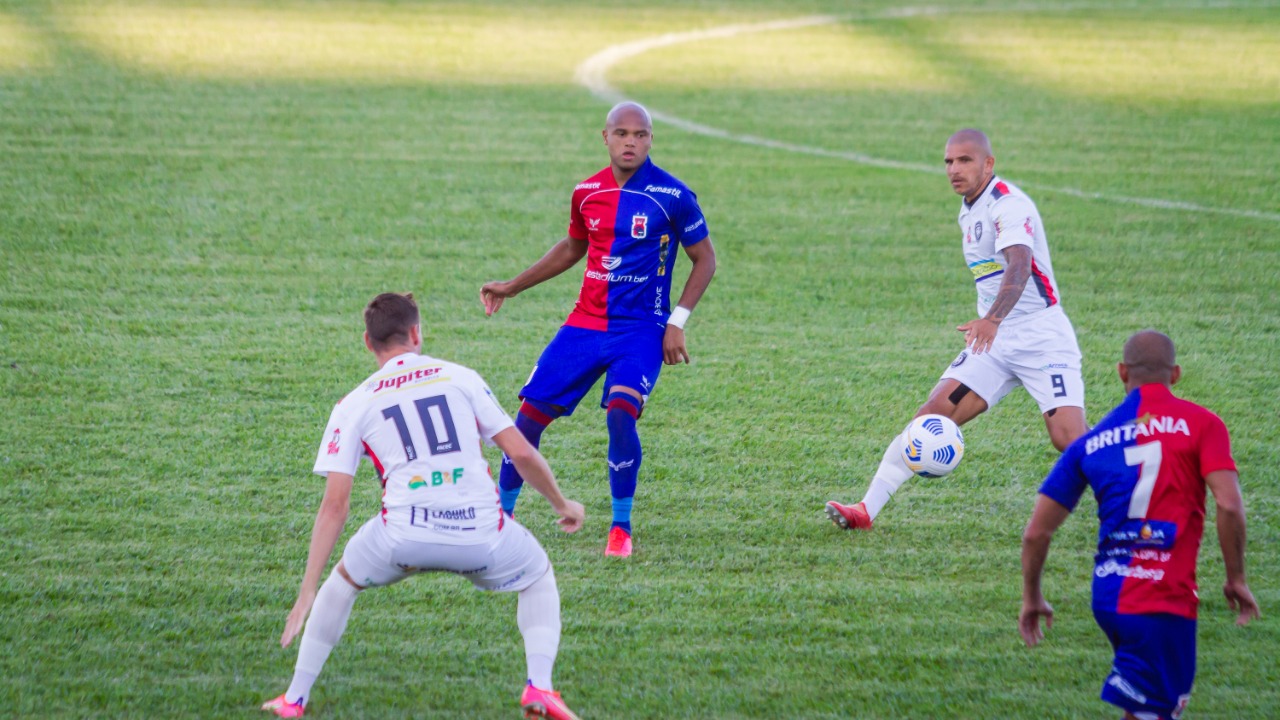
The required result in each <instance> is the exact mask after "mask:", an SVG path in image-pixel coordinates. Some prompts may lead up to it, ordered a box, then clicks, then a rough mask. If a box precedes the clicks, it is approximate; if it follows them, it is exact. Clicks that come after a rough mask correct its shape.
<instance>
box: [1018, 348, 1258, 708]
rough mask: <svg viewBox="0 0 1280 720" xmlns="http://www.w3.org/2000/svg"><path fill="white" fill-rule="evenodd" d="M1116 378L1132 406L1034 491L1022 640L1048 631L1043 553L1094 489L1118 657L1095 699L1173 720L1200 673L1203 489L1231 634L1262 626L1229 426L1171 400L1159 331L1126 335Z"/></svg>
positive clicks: (1102, 590)
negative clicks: (1232, 613) (1247, 561)
mask: <svg viewBox="0 0 1280 720" xmlns="http://www.w3.org/2000/svg"><path fill="white" fill-rule="evenodd" d="M1118 369H1119V373H1120V379H1121V380H1122V381H1123V382H1124V385H1125V390H1127V391H1128V393H1129V395H1128V397H1126V398H1125V400H1124V402H1122V403H1121V404H1120V405H1119V407H1117V408H1116V409H1115V410H1112V411H1111V413H1110V414H1108V415H1107V417H1106V418H1104V419H1103V420H1102V422H1100V423H1098V425H1097V426H1096V427H1094V428H1093V429H1092V430H1090V431H1089V432H1088V433H1086V434H1085V435H1083V436H1081V437H1080V438H1079V439H1078V440H1076V441H1075V442H1074V443H1072V444H1071V446H1070V447H1068V448H1067V450H1066V452H1064V453H1063V455H1062V457H1061V458H1059V460H1058V463H1057V464H1056V465H1055V466H1054V468H1053V471H1052V472H1050V473H1049V476H1048V478H1046V479H1045V481H1044V484H1043V485H1042V486H1041V488H1040V496H1039V497H1038V499H1037V500H1036V507H1035V511H1034V513H1033V514H1032V516H1031V521H1030V522H1029V523H1028V525H1027V529H1026V532H1025V534H1024V536H1023V540H1022V572H1023V595H1022V612H1021V614H1020V615H1019V619H1018V623H1019V630H1020V632H1021V633H1022V637H1023V640H1024V641H1025V642H1026V643H1027V645H1036V644H1037V643H1039V642H1040V640H1041V639H1042V638H1043V634H1042V631H1041V629H1040V620H1041V619H1042V618H1043V619H1045V620H1046V621H1047V622H1048V623H1049V624H1050V626H1052V621H1053V608H1052V607H1050V606H1049V604H1048V603H1047V602H1045V599H1044V595H1043V593H1042V592H1041V575H1042V572H1043V569H1044V561H1045V558H1046V557H1047V556H1048V553H1049V543H1050V540H1051V539H1052V537H1053V533H1054V531H1055V530H1056V529H1057V528H1058V527H1059V526H1060V525H1061V524H1062V523H1063V522H1064V521H1065V520H1066V518H1067V516H1068V514H1070V512H1071V511H1072V510H1074V509H1075V506H1076V503H1077V502H1078V501H1079V500H1080V496H1081V495H1083V494H1084V491H1085V488H1086V487H1091V488H1092V489H1093V494H1094V496H1095V497H1096V498H1097V501H1098V519H1099V520H1100V521H1101V526H1100V528H1099V531H1098V553H1097V555H1096V556H1095V563H1094V570H1093V615H1094V618H1095V619H1096V620H1097V622H1098V625H1099V626H1100V627H1101V628H1102V630H1103V631H1104V632H1105V633H1106V634H1107V638H1108V639H1109V640H1110V641H1111V645H1112V647H1113V648H1114V649H1115V660H1114V661H1113V664H1112V667H1111V672H1110V674H1109V675H1108V676H1107V679H1106V681H1105V682H1104V684H1103V687H1102V699H1103V700H1105V701H1107V702H1109V703H1112V704H1113V705H1117V706H1119V707H1121V708H1123V709H1124V710H1125V717H1126V718H1137V719H1138V720H1157V719H1164V718H1169V719H1171V720H1177V718H1179V717H1181V715H1182V711H1183V709H1184V708H1185V707H1186V705H1187V702H1188V701H1189V700H1190V699H1191V686H1192V681H1193V679H1194V678H1195V671H1196V615H1197V609H1198V605H1199V602H1200V601H1199V596H1198V595H1197V593H1196V557H1197V555H1198V554H1199V552H1200V539H1201V535H1202V534H1203V532H1204V516H1205V488H1206V486H1207V487H1208V489H1209V490H1210V491H1211V492H1213V498H1214V501H1215V503H1216V504H1217V526H1218V541H1219V543H1220V544H1221V546H1222V557H1223V560H1224V561H1225V564H1226V576H1227V581H1226V585H1225V586H1224V587H1223V594H1224V595H1225V596H1226V598H1227V603H1228V604H1229V605H1230V606H1231V607H1232V608H1233V609H1235V610H1236V611H1237V612H1238V616H1237V620H1236V621H1237V624H1239V625H1244V624H1246V623H1248V622H1249V621H1250V620H1251V619H1253V618H1256V617H1258V615H1259V612H1258V604H1257V602H1255V601H1254V598H1253V594H1252V593H1251V592H1250V591H1249V586H1248V584H1247V583H1246V582H1245V572H1244V540H1245V517H1244V501H1243V499H1242V497H1241V494H1240V485H1239V481H1238V476H1237V474H1236V465H1235V461H1234V460H1233V459H1232V457H1231V443H1230V439H1229V438H1228V436H1227V428H1226V425H1224V424H1223V422H1222V420H1221V419H1220V418H1219V417H1218V416H1217V415H1215V414H1213V413H1212V412H1210V411H1208V410H1206V409H1205V408H1203V407H1201V406H1199V405H1196V404H1195V403H1192V402H1189V401H1186V400H1182V399H1179V398H1177V397H1175V396H1174V395H1173V393H1172V391H1171V390H1170V388H1171V386H1172V385H1173V384H1174V383H1176V382H1177V381H1178V379H1179V377H1180V376H1181V374H1182V369H1181V368H1180V367H1178V366H1177V365H1176V364H1174V348H1173V341H1172V340H1170V339H1169V338H1168V337H1167V336H1165V335H1164V334H1162V333H1158V332H1155V331H1154V330H1144V331H1142V332H1139V333H1137V334H1135V335H1133V337H1131V338H1129V341H1128V342H1127V343H1125V347H1124V360H1123V361H1122V362H1121V363H1120V364H1119V368H1118Z"/></svg>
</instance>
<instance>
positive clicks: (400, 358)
mask: <svg viewBox="0 0 1280 720" xmlns="http://www.w3.org/2000/svg"><path fill="white" fill-rule="evenodd" d="M416 357H418V353H416V352H403V353H400V354H399V355H396V356H395V357H393V358H391V359H390V360H388V361H387V362H386V363H384V364H383V366H382V369H383V370H391V369H394V368H396V367H399V366H401V365H404V364H405V362H406V361H407V360H410V359H412V358H416Z"/></svg>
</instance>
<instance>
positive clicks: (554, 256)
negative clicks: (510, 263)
mask: <svg viewBox="0 0 1280 720" xmlns="http://www.w3.org/2000/svg"><path fill="white" fill-rule="evenodd" d="M586 254H587V241H586V240H575V239H574V238H571V237H565V238H564V239H563V240H561V241H560V242H558V243H556V244H555V245H552V246H551V249H550V250H548V251H547V254H546V255H543V256H542V257H541V258H539V259H538V261H537V262H535V263H534V264H532V265H530V266H529V267H528V268H527V269H525V271H524V272H522V273H520V274H519V275H517V276H515V278H513V279H511V280H508V281H506V282H489V283H485V284H484V286H483V287H481V288H480V302H482V303H484V314H485V315H492V314H494V313H496V312H498V308H500V307H502V301H503V300H506V299H507V298H509V297H515V296H516V295H519V294H520V293H522V292H524V291H525V290H528V289H529V288H531V287H533V286H534V285H537V284H538V283H541V282H544V281H546V280H550V279H551V278H553V277H555V276H557V275H559V274H560V273H562V272H564V271H565V270H568V269H569V268H571V267H573V266H574V265H577V264H578V261H579V260H581V259H582V258H583V256H584V255H586Z"/></svg>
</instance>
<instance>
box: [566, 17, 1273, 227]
mask: <svg viewBox="0 0 1280 720" xmlns="http://www.w3.org/2000/svg"><path fill="white" fill-rule="evenodd" d="M1247 6H1248V7H1256V6H1255V5H1247ZM1121 7H1122V6H1118V5H1117V4H1114V3H1109V4H1103V5H1093V4H1078V5H1072V4H1063V5H1058V6H1053V7H1038V6H1037V7H1017V6H1014V7H1004V8H998V10H999V11H1001V12H1034V11H1036V10H1046V9H1053V10H1074V9H1090V8H1092V9H1120V8H1121ZM1229 7H1239V6H1236V5H1233V4H1232V3H1226V2H1209V3H1204V4H1199V5H1194V4H1193V5H1190V6H1188V7H1187V8H1186V9H1206V8H1229ZM987 11H990V10H981V9H980V10H963V12H987ZM952 12H961V10H950V9H948V8H934V7H917V8H899V9H896V10H891V11H887V12H884V13H880V14H877V15H812V16H808V17H799V18H791V19H789V20H775V21H772V22H761V23H744V24H735V25H724V26H721V27H717V28H708V29H706V30H691V31H689V32H682V33H667V34H665V35H658V36H655V37H651V38H643V39H640V40H634V41H632V42H628V43H621V44H618V45H612V46H610V47H607V48H605V49H604V50H601V51H600V52H598V53H596V54H595V55H592V56H591V57H589V58H587V59H586V60H584V61H582V63H581V64H579V65H578V68H577V70H576V71H575V72H574V80H575V81H576V82H577V83H578V84H579V85H582V86H583V87H585V88H586V89H587V90H590V91H591V94H592V95H594V96H596V97H597V98H599V99H601V100H603V101H605V102H606V103H609V104H610V105H612V104H616V103H619V102H622V101H624V100H631V99H632V98H630V97H628V96H627V95H626V94H625V93H623V92H622V91H620V90H618V89H617V88H615V87H614V86H613V85H612V84H611V83H610V82H609V78H608V73H609V71H610V70H611V69H613V67H614V66H615V65H617V64H618V63H621V62H622V61H624V60H629V59H631V58H633V57H636V56H638V55H643V54H645V53H647V52H650V51H653V50H657V49H659V48H665V47H671V46H673V45H682V44H685V43H691V42H698V41H702V40H716V39H722V38H731V37H735V36H738V35H747V34H750V33H763V32H776V31H779V30H794V29H797V28H806V27H815V26H818V25H831V24H834V23H838V22H845V21H849V20H857V19H863V20H874V19H889V18H901V17H916V16H923V15H945V14H949V13H952ZM649 114H650V115H652V116H653V118H654V119H655V120H659V121H662V122H665V123H667V124H668V125H672V126H675V127H677V128H680V129H681V130H686V131H688V132H691V133H694V134H697V135H704V136H707V137H713V138H719V139H721V140H727V141H729V142H736V143H741V144H743V145H752V146H755V147H763V148H769V149H771V150H781V151H783V152H791V153H796V154H800V155H813V156H816V157H824V158H832V159H835V160H845V161H848V162H853V163H858V164H859V165H869V166H872V167H880V168H887V169H890V170H908V171H911V172H924V173H931V174H934V175H940V174H942V169H941V168H939V167H937V166H934V165H924V164H921V163H912V162H904V161H901V160H890V159H887V158H878V157H873V156H871V155H865V154H863V153H857V152H842V151H839V150H828V149H826V148H821V147H816V146H813V145H800V144H797V143H790V142H784V141H782V140H772V139H770V138H762V137H758V136H756V135H743V134H740V133H734V132H730V131H728V130H724V129H721V128H717V127H712V126H710V125H703V124H702V123H697V122H694V121H692V120H686V119H684V118H682V117H679V116H676V115H672V114H670V113H665V112H662V111H661V110H654V109H653V108H649ZM1010 180H1014V179H1013V178H1010ZM1014 182H1015V183H1016V184H1018V185H1022V186H1024V187H1030V188H1038V189H1040V190H1047V191H1049V192H1057V193H1062V194H1064V195H1071V196H1073V197H1078V198H1083V199H1085V200H1104V201H1107V202H1113V203H1120V204H1123V205H1138V206H1142V207H1152V208H1161V209H1164V210H1182V211H1186V212H1198V213H1212V214H1218V215H1234V216H1236V217H1246V218H1254V219H1257V220H1270V221H1272V222H1280V213H1274V212H1265V211H1262V210H1242V209H1237V208H1222V207H1211V206H1208V205H1198V204H1196V203H1189V202H1182V201H1180V200H1161V199H1159V198H1143V197H1129V196H1125V195H1115V194H1112V193H1105V192H1090V191H1087V190H1080V189H1079V188H1069V187H1054V186H1050V185H1041V184H1039V183H1023V182H1018V181H1016V180H1014Z"/></svg>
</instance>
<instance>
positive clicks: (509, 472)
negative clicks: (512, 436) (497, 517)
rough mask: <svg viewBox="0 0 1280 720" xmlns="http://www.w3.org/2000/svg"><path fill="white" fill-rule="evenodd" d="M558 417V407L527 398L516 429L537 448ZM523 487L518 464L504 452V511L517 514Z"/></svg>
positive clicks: (500, 497)
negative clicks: (543, 434) (544, 432)
mask: <svg viewBox="0 0 1280 720" xmlns="http://www.w3.org/2000/svg"><path fill="white" fill-rule="evenodd" d="M558 417H560V412H559V410H558V409H557V408H556V407H554V406H552V405H548V404H546V403H541V402H538V401H537V400H525V401H524V404H523V405H521V406H520V412H519V413H517V414H516V429H517V430H519V431H520V434H521V435H524V439H525V440H528V441H529V444H530V445H532V446H534V447H535V448H536V447H538V445H539V444H540V443H541V442H542V431H543V430H546V429H547V426H548V425H550V424H551V421H552V420H555V419H556V418H558ZM523 487H524V478H522V477H520V473H519V472H517V471H516V466H515V465H513V464H511V460H509V459H508V458H507V456H506V455H505V454H504V455H503V456H502V467H501V468H500V469H499V470H498V500H499V501H500V502H501V503H502V511H503V512H505V513H506V514H508V515H511V516H512V517H514V516H515V512H516V500H518V499H519V498H520V490H521V488H523Z"/></svg>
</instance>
